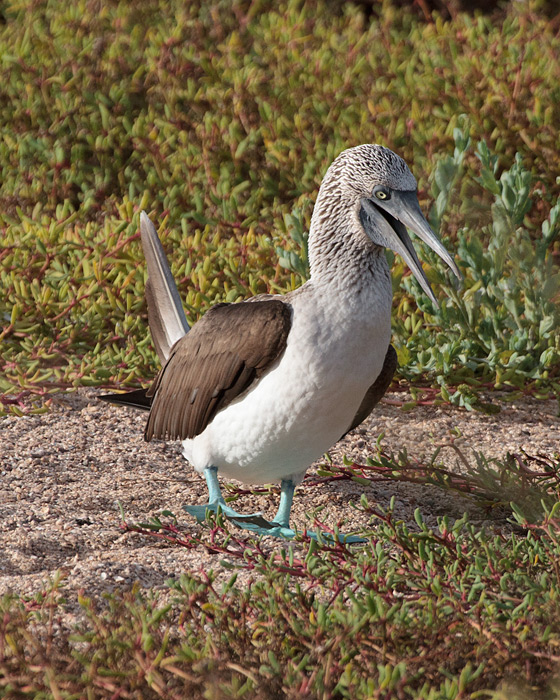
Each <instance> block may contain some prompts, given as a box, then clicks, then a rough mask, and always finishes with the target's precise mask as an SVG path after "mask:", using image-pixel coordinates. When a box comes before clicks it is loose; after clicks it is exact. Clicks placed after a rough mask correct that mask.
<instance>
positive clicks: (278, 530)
mask: <svg viewBox="0 0 560 700" xmlns="http://www.w3.org/2000/svg"><path fill="white" fill-rule="evenodd" d="M204 476H205V477H206V483H207V485H208V501H209V503H205V504H204V505H201V506H183V509H184V510H185V511H186V512H187V513H188V514H189V515H192V516H194V517H195V518H196V519H197V520H198V521H199V522H204V521H205V520H206V515H207V513H208V512H211V513H218V512H221V513H223V515H224V516H225V517H226V518H227V519H228V520H230V521H231V522H232V523H233V524H234V525H236V526H237V527H239V528H242V529H243V530H249V531H250V532H254V533H255V534H256V535H268V536H269V537H281V538H283V539H286V540H291V539H293V538H294V537H295V536H296V535H297V534H298V533H297V532H296V531H295V530H292V528H291V527H290V525H289V521H290V510H291V508H292V500H293V496H294V489H295V484H294V482H293V481H291V480H290V479H282V487H281V492H280V505H279V507H278V512H277V513H276V516H275V517H274V520H273V521H272V522H270V521H269V520H266V518H263V516H262V514H261V513H252V514H251V515H242V514H241V513H238V512H237V511H236V510H234V509H233V508H230V506H228V505H226V502H225V501H224V498H223V496H222V492H221V490H220V485H219V483H218V470H217V468H216V467H208V468H207V469H205V470H204ZM306 534H307V536H308V537H310V538H311V539H313V540H319V539H321V540H323V541H324V542H345V543H348V544H350V543H355V542H367V540H364V539H363V538H362V537H358V536H357V535H343V534H339V535H338V536H336V537H333V535H331V534H329V533H326V532H322V533H320V534H318V533H316V532H312V531H309V530H307V532H306Z"/></svg>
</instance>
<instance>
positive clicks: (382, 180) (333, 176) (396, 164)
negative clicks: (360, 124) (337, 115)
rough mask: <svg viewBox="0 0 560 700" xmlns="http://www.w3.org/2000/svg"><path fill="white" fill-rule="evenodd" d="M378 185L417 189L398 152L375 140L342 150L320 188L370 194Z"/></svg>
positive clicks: (400, 188)
mask: <svg viewBox="0 0 560 700" xmlns="http://www.w3.org/2000/svg"><path fill="white" fill-rule="evenodd" d="M375 185H385V186H387V187H391V188H392V189H396V190H401V191H410V190H412V191H414V190H416V178H415V177H414V175H413V174H412V173H411V172H410V169H409V167H408V165H407V164H406V163H405V162H404V160H403V159H402V158H401V157H400V156H398V155H397V154H396V153H393V151H391V150H389V149H388V148H385V147H384V146H380V145H379V144H376V143H364V144H362V145H361V146H355V147H354V148H348V149H346V150H345V151H342V153H341V154H340V155H339V156H338V157H337V158H336V159H335V160H334V161H333V163H332V165H331V166H330V168H329V169H328V171H327V174H326V175H325V178H324V180H323V184H322V186H321V189H325V190H327V192H328V191H336V190H340V189H341V188H343V189H345V190H346V191H348V190H353V191H355V192H356V193H357V194H359V195H360V196H367V195H369V194H371V190H372V189H373V187H375Z"/></svg>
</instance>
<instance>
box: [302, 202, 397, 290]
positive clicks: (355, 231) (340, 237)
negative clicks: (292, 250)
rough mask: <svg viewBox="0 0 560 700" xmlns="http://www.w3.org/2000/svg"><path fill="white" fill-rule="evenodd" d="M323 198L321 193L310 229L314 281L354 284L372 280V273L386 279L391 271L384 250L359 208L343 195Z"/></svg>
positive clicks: (311, 263)
mask: <svg viewBox="0 0 560 700" xmlns="http://www.w3.org/2000/svg"><path fill="white" fill-rule="evenodd" d="M322 199H324V198H323V197H321V193H320V196H319V198H318V199H317V203H316V205H315V209H314V212H313V217H312V219H311V228H310V231H309V241H308V252H309V267H310V273H311V280H312V282H313V283H314V284H321V285H322V284H329V285H331V284H335V285H336V286H337V287H339V288H340V287H348V288H352V287H355V286H356V285H358V286H360V285H365V284H368V280H371V278H372V277H379V276H382V277H383V281H385V280H386V279H387V278H388V274H389V273H388V267H387V262H386V259H385V253H384V250H383V248H381V247H380V246H377V245H375V244H374V243H373V242H372V241H371V239H370V238H369V237H368V236H367V235H366V233H365V231H364V230H363V227H362V225H361V223H360V221H359V218H358V212H357V211H354V210H353V209H351V208H349V207H348V204H347V203H346V202H345V201H344V197H343V196H340V197H337V196H336V194H334V193H331V194H330V196H329V200H328V202H323V201H321V200H322ZM381 281H382V280H378V282H381Z"/></svg>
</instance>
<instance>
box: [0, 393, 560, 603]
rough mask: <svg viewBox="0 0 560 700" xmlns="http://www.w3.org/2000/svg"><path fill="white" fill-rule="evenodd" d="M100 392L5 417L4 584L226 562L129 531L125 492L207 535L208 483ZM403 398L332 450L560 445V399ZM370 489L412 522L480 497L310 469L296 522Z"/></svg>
mask: <svg viewBox="0 0 560 700" xmlns="http://www.w3.org/2000/svg"><path fill="white" fill-rule="evenodd" d="M99 393H100V392H99V391H96V390H86V389H83V390H82V389H81V390H78V391H76V392H74V393H70V394H59V395H57V396H55V397H54V399H53V401H52V409H51V411H50V412H49V413H47V414H42V415H38V416H31V417H22V418H18V417H5V418H3V419H0V444H1V446H2V450H1V454H0V553H1V556H0V594H1V593H6V592H8V591H15V592H20V593H31V592H33V591H36V590H38V589H40V587H41V586H42V585H43V584H44V582H45V581H47V580H48V579H49V577H51V576H52V575H53V574H54V573H55V571H57V570H62V571H63V572H64V574H65V575H66V578H67V583H66V585H67V587H68V589H71V590H74V591H75V590H78V589H81V588H83V589H85V590H86V591H87V592H88V595H93V594H96V593H100V592H102V591H105V590H112V589H114V588H115V587H123V586H128V585H130V584H132V583H133V582H134V581H138V582H139V584H140V586H142V587H146V588H148V587H150V588H152V587H154V588H162V589H164V588H165V580H166V579H168V578H169V577H174V576H178V575H179V574H181V573H182V572H185V571H191V572H195V573H196V572H197V571H200V570H201V569H205V570H208V569H213V570H215V571H219V570H220V567H221V561H222V560H223V555H217V554H215V553H212V552H210V551H208V550H207V549H206V547H205V546H204V545H201V546H199V547H196V548H194V549H184V548H180V547H177V546H173V545H170V544H167V543H165V542H161V541H159V540H157V539H156V538H153V537H149V536H146V535H142V534H138V533H135V532H123V530H122V528H121V516H120V512H119V503H120V504H121V505H122V508H123V509H124V513H125V517H126V519H127V521H129V522H142V521H144V522H145V521H147V520H149V518H150V517H152V516H155V515H158V514H159V513H161V511H162V510H171V511H173V512H174V513H175V514H177V516H178V518H179V521H180V524H181V527H182V528H184V530H185V532H192V533H197V534H199V535H200V536H201V537H202V541H203V542H204V538H205V536H206V534H207V531H206V532H205V531H204V526H200V525H198V524H197V523H196V522H195V521H193V520H192V519H190V518H189V517H188V516H187V515H186V514H185V513H183V512H182V510H181V506H182V505H183V504H184V503H190V504H193V503H202V502H204V500H205V498H206V488H205V485H204V482H203V480H202V479H201V477H199V476H198V474H196V473H194V472H193V471H192V470H191V469H190V468H189V467H188V465H187V464H186V463H185V461H184V460H183V458H182V457H181V454H180V445H179V443H167V444H166V443H162V442H153V443H150V444H147V443H145V442H144V441H143V437H142V432H143V427H144V422H145V417H146V416H145V414H143V413H140V412H135V411H133V410H130V409H124V408H119V407H114V406H109V405H107V404H104V403H101V402H100V401H98V400H97V399H96V396H97V395H98V394H99ZM402 400H403V394H402V393H399V394H388V395H387V396H386V397H385V399H384V400H383V402H382V403H381V404H380V405H379V406H378V407H377V409H376V411H375V412H374V414H373V415H372V416H371V417H370V418H369V419H368V421H366V423H365V424H364V425H363V426H361V427H360V428H359V429H358V430H356V431H354V432H353V433H352V434H350V435H348V436H347V437H346V438H345V439H344V440H343V441H341V442H340V443H338V444H337V445H336V446H335V447H334V448H333V449H332V450H331V452H330V456H331V458H332V459H333V461H334V462H335V463H337V464H341V463H342V458H343V457H344V455H347V456H348V457H350V458H352V459H354V460H356V461H357V462H363V461H364V460H365V459H366V457H367V456H368V454H373V453H375V443H376V440H377V438H378V436H379V435H380V433H384V438H383V443H382V444H383V445H384V448H385V450H386V451H388V452H395V453H396V452H399V451H401V450H403V449H406V450H407V451H408V453H409V454H410V455H413V456H414V457H415V458H418V459H421V460H422V459H429V458H430V456H431V455H432V454H433V452H434V450H435V449H436V447H437V446H442V445H443V446H446V445H447V446H448V445H449V444H450V443H451V442H452V441H453V442H454V444H455V445H456V446H458V447H459V448H460V450H461V452H462V454H463V455H465V456H466V457H467V459H468V460H469V462H470V463H471V464H472V465H474V464H475V458H474V451H480V452H482V453H483V454H484V455H485V456H486V457H498V458H503V457H504V456H505V455H506V453H507V452H518V451H520V450H522V449H524V450H526V451H527V452H529V453H530V454H536V453H539V452H540V453H543V454H546V455H550V456H552V455H554V454H555V453H558V451H559V450H560V419H559V417H558V402H557V401H537V400H533V399H524V400H522V401H517V402H514V403H505V402H503V403H501V406H502V410H501V412H500V413H498V414H496V415H484V414H481V413H468V412H466V411H463V410H459V409H456V408H453V407H451V406H441V407H434V406H418V407H417V408H415V409H413V410H411V411H403V410H402V408H401V407H400V406H399V405H397V404H399V403H401V402H402ZM494 400H497V401H498V403H500V400H499V398H498V399H496V398H494ZM439 460H440V461H441V462H443V463H444V465H445V467H446V468H447V469H449V470H457V471H459V470H461V469H464V464H463V463H461V461H460V459H459V458H458V455H457V452H456V450H455V449H454V448H450V447H443V449H442V451H441V453H440V455H439ZM316 467H317V465H314V467H312V469H311V470H310V473H311V474H312V473H313V470H314V469H316ZM362 492H365V493H366V495H367V497H368V499H369V501H370V502H371V503H377V504H379V505H381V506H387V505H388V503H389V499H390V498H391V496H392V495H395V497H396V515H397V516H398V517H401V518H403V519H405V520H410V521H412V518H413V512H414V509H415V508H417V507H420V508H421V510H422V512H423V513H424V515H425V516H426V518H427V520H428V522H432V523H435V519H436V517H437V516H439V515H443V514H445V513H447V514H449V515H450V516H451V517H459V516H460V515H461V514H462V512H463V511H464V510H466V509H468V508H469V507H471V506H470V505H469V503H468V502H467V501H466V500H465V499H463V498H461V497H459V496H450V494H449V493H448V492H445V491H442V490H440V489H438V488H436V487H433V486H416V485H412V484H407V483H394V482H387V481H385V482H378V483H375V484H373V485H372V486H367V487H363V486H360V485H358V484H356V483H354V482H349V481H347V482H331V483H326V484H318V485H309V484H307V485H306V484H305V482H304V484H303V485H302V486H300V487H299V488H298V489H297V491H296V498H295V504H294V510H293V523H294V524H295V525H297V527H298V528H302V527H304V526H305V525H306V524H307V525H310V521H309V519H308V517H309V516H308V514H309V513H311V512H312V511H313V510H314V509H316V508H318V507H321V506H326V507H325V508H324V510H323V511H322V513H321V517H322V519H323V520H324V521H325V522H327V523H331V524H332V523H335V522H337V521H340V520H346V521H347V524H346V525H345V529H346V530H351V529H352V526H353V525H359V524H363V523H361V519H363V518H364V517H365V516H364V514H363V513H360V512H359V511H355V510H354V509H352V508H350V507H349V505H348V504H349V501H350V500H354V501H359V498H360V495H361V493H362ZM277 502H278V493H277V491H275V490H272V491H270V492H268V493H264V494H261V495H257V496H255V495H248V496H243V497H242V498H241V499H240V500H239V501H238V502H237V504H236V507H237V508H238V510H241V511H242V512H243V511H245V512H253V511H255V510H262V511H263V512H264V514H265V515H266V516H268V517H271V516H272V515H273V514H274V512H275V509H276V507H277ZM479 516H480V514H479ZM480 517H481V518H482V517H483V516H480ZM281 546H286V545H285V544H284V545H283V544H282V543H281V542H279V541H278V540H274V539H272V538H268V540H267V541H266V544H265V547H267V548H268V549H269V550H273V549H274V548H279V547H281ZM290 546H296V547H297V546H301V545H290ZM228 576H229V572H228Z"/></svg>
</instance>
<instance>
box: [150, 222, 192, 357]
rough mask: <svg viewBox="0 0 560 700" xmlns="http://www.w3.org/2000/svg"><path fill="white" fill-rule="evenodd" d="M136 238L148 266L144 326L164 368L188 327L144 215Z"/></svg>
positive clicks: (168, 273) (161, 248) (159, 246)
mask: <svg viewBox="0 0 560 700" xmlns="http://www.w3.org/2000/svg"><path fill="white" fill-rule="evenodd" d="M140 236H141V238H142V248H143V250H144V256H145V258H146V263H147V265H148V282H147V284H146V299H147V302H148V323H149V325H150V332H151V334H152V340H153V342H154V346H155V348H156V351H157V354H158V356H159V359H160V361H161V363H162V364H164V363H165V361H166V360H167V358H168V357H169V351H170V350H171V348H172V347H173V345H174V344H175V343H176V342H177V341H178V340H179V338H182V337H183V336H184V335H185V334H186V333H188V331H189V324H188V323H187V318H186V316H185V312H184V311H183V305H182V304H181V298H180V297H179V292H178V290H177V286H176V284H175V280H174V279H173V275H172V274H171V270H170V268H169V263H168V262H167V258H166V257H165V252H164V250H163V246H162V245H161V241H160V240H159V237H158V235H157V231H156V229H155V226H154V225H153V223H152V222H151V221H150V219H149V217H148V215H147V214H146V213H145V212H142V213H141V214H140Z"/></svg>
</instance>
